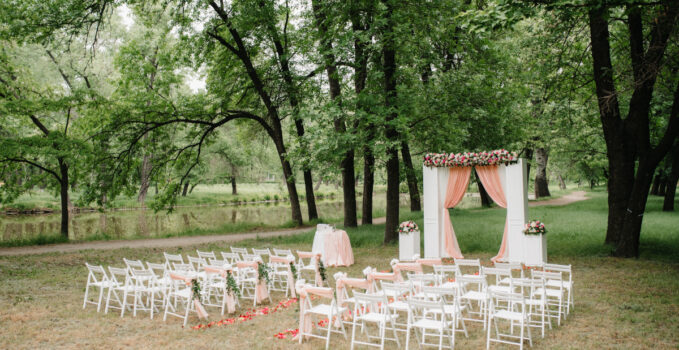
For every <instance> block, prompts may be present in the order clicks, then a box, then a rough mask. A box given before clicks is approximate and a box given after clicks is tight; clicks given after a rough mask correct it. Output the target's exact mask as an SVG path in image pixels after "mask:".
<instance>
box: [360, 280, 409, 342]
mask: <svg viewBox="0 0 679 350" xmlns="http://www.w3.org/2000/svg"><path fill="white" fill-rule="evenodd" d="M354 300H355V303H354V319H353V322H352V327H351V349H352V350H353V349H354V345H355V344H359V345H367V346H375V347H378V348H380V349H384V341H385V340H392V341H395V342H396V344H397V346H398V347H400V346H401V343H400V342H399V340H398V335H397V334H396V325H395V324H394V320H395V319H396V318H397V317H398V315H396V314H393V313H391V312H389V310H388V309H387V305H388V304H389V302H388V301H387V297H386V296H385V295H379V294H366V293H359V292H354ZM366 323H373V324H376V325H377V327H378V330H379V335H377V336H375V335H372V334H370V332H369V331H368V327H367V326H366ZM387 323H388V324H387ZM358 324H360V325H361V330H362V332H361V333H365V335H366V337H367V338H368V340H367V341H359V340H356V325H358ZM387 326H390V327H387ZM387 329H391V331H392V332H393V335H394V337H393V338H387V337H386V332H387ZM373 339H379V341H380V343H379V345H378V344H373V343H372V342H371V341H372V340H373Z"/></svg>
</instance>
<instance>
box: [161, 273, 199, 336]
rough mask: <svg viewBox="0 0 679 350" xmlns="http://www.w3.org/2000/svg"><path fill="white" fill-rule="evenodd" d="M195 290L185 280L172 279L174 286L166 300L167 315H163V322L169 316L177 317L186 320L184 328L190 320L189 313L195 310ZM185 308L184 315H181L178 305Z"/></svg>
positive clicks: (171, 287)
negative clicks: (193, 301)
mask: <svg viewBox="0 0 679 350" xmlns="http://www.w3.org/2000/svg"><path fill="white" fill-rule="evenodd" d="M192 300H193V289H192V288H191V286H187V285H186V282H185V281H184V280H183V279H172V284H171V286H170V289H169V291H168V294H167V298H165V313H164V314H163V322H164V321H166V320H167V315H170V316H176V317H179V318H181V319H183V320H184V324H183V326H184V327H186V323H187V322H188V320H189V313H190V312H191V311H195V310H193V309H194V307H193V303H192ZM178 302H179V305H182V306H183V307H184V313H183V314H181V313H179V307H178V306H177V303H178Z"/></svg>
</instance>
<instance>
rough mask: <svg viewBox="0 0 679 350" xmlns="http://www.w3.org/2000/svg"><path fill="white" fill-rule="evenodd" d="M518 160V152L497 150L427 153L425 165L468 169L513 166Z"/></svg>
mask: <svg viewBox="0 0 679 350" xmlns="http://www.w3.org/2000/svg"><path fill="white" fill-rule="evenodd" d="M517 160H518V156H517V155H516V152H509V151H507V150H505V149H497V150H494V151H483V152H463V153H427V154H425V156H424V165H425V166H428V167H456V166H459V167H466V166H476V165H482V166H483V165H501V164H513V163H516V162H517Z"/></svg>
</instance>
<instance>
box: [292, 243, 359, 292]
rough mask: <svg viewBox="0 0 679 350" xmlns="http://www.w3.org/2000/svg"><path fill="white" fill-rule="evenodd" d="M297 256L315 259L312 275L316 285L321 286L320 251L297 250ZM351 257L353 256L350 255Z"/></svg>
mask: <svg viewBox="0 0 679 350" xmlns="http://www.w3.org/2000/svg"><path fill="white" fill-rule="evenodd" d="M297 256H298V257H299V258H300V259H316V261H313V260H312V262H314V268H315V269H316V273H315V276H314V279H315V281H314V282H316V287H322V286H323V278H322V277H321V271H320V270H319V269H318V266H319V262H320V260H321V253H314V252H302V251H299V250H298V251H297ZM352 259H353V256H352Z"/></svg>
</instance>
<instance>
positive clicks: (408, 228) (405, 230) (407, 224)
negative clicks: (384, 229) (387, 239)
mask: <svg viewBox="0 0 679 350" xmlns="http://www.w3.org/2000/svg"><path fill="white" fill-rule="evenodd" d="M413 232H420V228H419V227H417V224H416V223H415V222H414V221H404V222H402V223H401V224H400V225H398V233H399V234H406V235H407V234H411V233H413Z"/></svg>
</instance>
